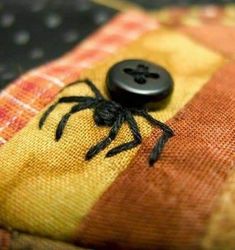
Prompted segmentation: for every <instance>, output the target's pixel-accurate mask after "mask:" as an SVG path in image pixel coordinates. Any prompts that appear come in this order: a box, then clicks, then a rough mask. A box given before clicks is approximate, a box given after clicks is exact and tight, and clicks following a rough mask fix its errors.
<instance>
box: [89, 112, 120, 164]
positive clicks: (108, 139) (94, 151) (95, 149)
mask: <svg viewBox="0 0 235 250" xmlns="http://www.w3.org/2000/svg"><path fill="white" fill-rule="evenodd" d="M123 122H124V116H123V115H119V116H118V118H117V120H116V122H115V123H114V124H113V127H112V128H111V130H110V131H109V135H108V136H107V137H105V138H104V139H103V140H102V141H100V142H99V143H97V144H96V145H95V146H93V147H91V148H90V149H89V151H88V152H87V154H86V160H90V159H91V158H93V157H94V156H95V155H97V154H98V153H99V152H100V151H102V150H104V149H105V148H106V147H107V146H108V145H109V144H110V143H111V142H112V141H113V140H114V139H115V138H116V136H117V134H118V131H119V129H120V128H121V126H122V124H123Z"/></svg>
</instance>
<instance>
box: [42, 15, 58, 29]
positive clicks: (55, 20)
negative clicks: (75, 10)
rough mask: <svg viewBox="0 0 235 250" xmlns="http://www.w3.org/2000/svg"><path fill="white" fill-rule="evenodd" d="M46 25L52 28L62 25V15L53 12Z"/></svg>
mask: <svg viewBox="0 0 235 250" xmlns="http://www.w3.org/2000/svg"><path fill="white" fill-rule="evenodd" d="M45 23H46V26H47V27H48V28H50V29H53V28H56V27H58V26H60V24H61V23H62V18H61V16H60V15H58V14H55V13H51V14H49V15H48V16H47V17H46V19H45Z"/></svg>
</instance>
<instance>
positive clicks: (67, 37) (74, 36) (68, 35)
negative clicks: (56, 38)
mask: <svg viewBox="0 0 235 250" xmlns="http://www.w3.org/2000/svg"><path fill="white" fill-rule="evenodd" d="M63 37H64V41H65V42H66V43H72V42H75V41H77V40H78V38H79V34H78V32H77V31H76V30H70V31H67V32H65V34H64V36H63Z"/></svg>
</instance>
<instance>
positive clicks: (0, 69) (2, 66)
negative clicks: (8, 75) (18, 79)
mask: <svg viewBox="0 0 235 250" xmlns="http://www.w3.org/2000/svg"><path fill="white" fill-rule="evenodd" d="M4 71H5V66H4V65H3V64H0V73H2V72H4Z"/></svg>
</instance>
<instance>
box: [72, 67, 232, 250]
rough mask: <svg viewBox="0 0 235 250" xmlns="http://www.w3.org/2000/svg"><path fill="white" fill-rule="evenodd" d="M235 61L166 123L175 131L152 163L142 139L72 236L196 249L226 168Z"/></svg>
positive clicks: (110, 244)
mask: <svg viewBox="0 0 235 250" xmlns="http://www.w3.org/2000/svg"><path fill="white" fill-rule="evenodd" d="M234 74H235V63H233V64H230V65H226V66H225V67H224V68H223V69H221V70H219V71H218V73H216V74H215V76H214V77H213V78H212V79H211V81H210V82H209V83H208V84H207V85H206V86H205V87H204V88H203V90H201V92H200V93H199V94H198V95H197V96H196V97H194V99H193V100H192V101H191V102H190V103H189V104H188V105H187V106H186V107H185V108H184V109H183V110H182V111H181V112H180V113H179V114H178V115H176V116H175V117H174V118H173V119H172V120H171V121H170V122H169V123H168V124H169V125H170V126H171V127H173V128H174V131H175V133H176V136H175V137H174V138H173V139H171V141H170V142H169V143H168V145H167V146H166V148H165V151H164V154H163V156H162V158H161V160H160V161H159V162H158V163H157V164H156V166H155V168H149V166H148V161H147V157H148V156H149V152H150V150H151V149H152V147H153V144H154V143H155V141H156V139H157V137H158V136H159V132H158V131H157V130H155V131H154V132H153V133H152V135H151V136H150V137H149V138H148V139H146V140H145V141H144V142H143V144H142V146H141V148H140V150H139V151H138V153H137V155H136V156H135V158H134V159H133V160H132V162H131V164H130V165H129V167H128V168H127V169H126V170H125V171H124V172H123V173H121V175H120V176H119V177H118V178H117V179H116V181H115V182H114V183H113V184H112V185H111V187H110V188H109V189H108V190H107V191H106V192H105V193H104V194H103V196H102V197H101V198H100V200H99V201H98V202H97V203H96V205H95V206H94V207H93V209H92V210H91V211H90V213H89V215H88V216H87V217H86V218H85V219H84V221H83V223H82V225H81V227H80V229H79V231H78V232H77V234H76V237H75V238H76V240H77V242H78V243H79V244H82V245H84V246H89V247H92V246H96V247H97V246H99V247H104V248H105V247H107V248H108V249H114V248H115V247H117V248H118V249H145V250H146V249H178V248H179V249H194V248H196V249H198V248H199V246H198V244H199V243H200V240H199V239H200V237H201V236H202V235H203V233H204V230H205V226H206V223H207V220H208V217H209V215H210V213H211V212H212V209H213V205H214V202H215V199H216V198H217V196H218V193H219V192H220V190H221V187H222V184H223V183H224V181H225V180H226V178H227V176H228V172H229V171H230V170H231V167H232V166H231V164H232V163H231V160H230V159H231V155H232V145H233V136H232V135H234V132H235V131H234V127H235V124H234V121H235V119H234V118H235V110H234V106H235V100H234V98H233V95H234V94H235V93H234V92H235V90H234V84H235V79H234V77H233V76H234Z"/></svg>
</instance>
